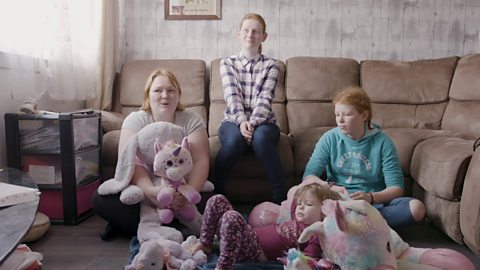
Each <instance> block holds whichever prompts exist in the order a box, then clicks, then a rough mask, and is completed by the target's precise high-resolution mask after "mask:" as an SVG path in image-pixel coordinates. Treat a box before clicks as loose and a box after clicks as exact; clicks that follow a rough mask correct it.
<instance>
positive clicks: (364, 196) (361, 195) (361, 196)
mask: <svg viewBox="0 0 480 270" xmlns="http://www.w3.org/2000/svg"><path fill="white" fill-rule="evenodd" d="M350 198H352V199H354V200H364V201H366V202H368V203H370V204H371V203H372V196H371V195H370V193H368V192H363V191H356V192H353V193H352V194H350Z"/></svg>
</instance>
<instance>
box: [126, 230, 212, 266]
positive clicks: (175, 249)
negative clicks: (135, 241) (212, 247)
mask: <svg viewBox="0 0 480 270" xmlns="http://www.w3.org/2000/svg"><path fill="white" fill-rule="evenodd" d="M196 242H198V239H197V238H196V237H195V236H189V237H188V238H187V240H185V241H183V243H181V244H179V243H177V242H174V241H170V240H166V239H160V238H158V239H151V240H148V241H146V242H144V243H143V244H142V245H141V246H140V250H139V252H138V254H137V255H135V257H134V258H133V260H132V263H131V264H130V265H128V266H126V267H125V270H140V269H141V270H160V269H163V266H164V264H165V260H166V262H167V263H168V265H170V267H172V268H174V269H179V270H194V269H196V267H197V265H201V264H204V263H206V262H207V255H205V253H203V251H201V250H199V251H197V252H195V254H191V253H190V252H189V250H190V247H191V246H192V245H193V244H195V243H196ZM167 252H168V256H167Z"/></svg>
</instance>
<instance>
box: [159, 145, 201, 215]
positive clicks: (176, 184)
mask: <svg viewBox="0 0 480 270" xmlns="http://www.w3.org/2000/svg"><path fill="white" fill-rule="evenodd" d="M154 147H155V158H154V161H153V172H154V174H155V175H156V176H158V177H160V181H161V182H160V186H162V187H163V188H162V189H161V190H160V192H159V193H158V195H157V200H158V204H159V206H160V208H158V209H157V212H158V215H159V217H160V222H161V223H162V224H168V223H170V222H172V220H173V217H174V216H177V217H178V218H179V219H182V220H187V221H189V220H192V219H194V218H195V214H196V211H197V210H196V208H195V206H194V204H197V203H199V202H200V199H201V197H200V193H199V192H198V191H197V190H195V189H194V188H193V187H192V186H189V185H187V184H186V181H185V178H184V177H185V175H187V174H188V173H189V172H190V171H191V170H192V167H193V162H192V156H191V155H190V147H189V144H188V139H187V137H185V138H184V139H183V141H182V145H178V144H176V143H174V142H172V141H169V142H167V143H165V144H163V145H162V144H161V143H159V142H158V141H156V142H155V144H154ZM177 191H178V192H179V193H181V194H182V195H183V196H184V197H185V198H186V199H187V200H188V201H189V202H190V203H192V204H191V205H187V206H185V207H184V208H182V209H180V210H177V211H175V210H173V209H172V208H171V204H172V202H173V195H174V194H175V192H177Z"/></svg>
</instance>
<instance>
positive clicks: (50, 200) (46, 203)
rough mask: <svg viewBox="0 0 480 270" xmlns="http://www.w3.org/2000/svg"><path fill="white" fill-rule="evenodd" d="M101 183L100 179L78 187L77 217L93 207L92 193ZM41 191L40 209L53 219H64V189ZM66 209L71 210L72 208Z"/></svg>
mask: <svg viewBox="0 0 480 270" xmlns="http://www.w3.org/2000/svg"><path fill="white" fill-rule="evenodd" d="M99 185H100V179H98V180H95V181H93V182H92V183H89V184H87V185H85V186H82V187H79V188H78V189H77V192H76V196H77V200H76V205H77V206H76V210H77V217H79V216H81V215H82V214H84V213H86V212H87V211H88V210H90V209H91V208H92V195H93V193H94V192H95V190H96V189H97V188H98V186H99ZM41 192H42V193H41V194H40V204H39V206H38V210H39V211H40V212H42V213H44V214H45V215H47V216H48V217H49V218H50V219H52V220H63V219H64V214H63V211H64V207H63V196H62V190H42V191H41ZM66 210H67V211H71V209H66Z"/></svg>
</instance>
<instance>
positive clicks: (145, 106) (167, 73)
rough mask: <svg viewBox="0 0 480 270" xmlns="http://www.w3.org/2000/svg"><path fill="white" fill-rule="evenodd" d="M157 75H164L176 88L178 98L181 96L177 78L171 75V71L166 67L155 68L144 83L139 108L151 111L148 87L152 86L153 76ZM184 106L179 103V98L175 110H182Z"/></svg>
mask: <svg viewBox="0 0 480 270" xmlns="http://www.w3.org/2000/svg"><path fill="white" fill-rule="evenodd" d="M158 76H165V77H167V78H168V79H169V80H170V82H171V83H172V84H173V86H174V87H175V88H176V89H177V90H178V98H179V99H180V97H181V96H182V89H181V88H180V84H179V83H178V80H177V78H176V77H175V75H173V73H172V72H170V71H168V70H166V69H157V70H155V71H154V72H152V74H150V76H149V77H148V80H147V84H146V85H145V90H144V92H143V93H144V94H143V103H142V107H141V108H140V109H141V110H144V111H147V112H150V113H151V112H152V107H151V106H150V88H152V83H153V80H155V78H157V77H158ZM184 109H185V108H184V107H183V105H182V104H181V103H180V100H179V101H178V104H177V108H176V109H175V110H177V111H183V110H184Z"/></svg>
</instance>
